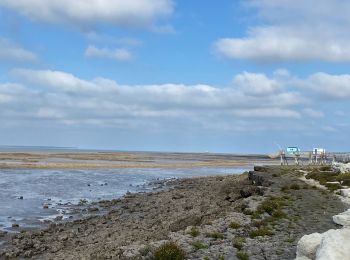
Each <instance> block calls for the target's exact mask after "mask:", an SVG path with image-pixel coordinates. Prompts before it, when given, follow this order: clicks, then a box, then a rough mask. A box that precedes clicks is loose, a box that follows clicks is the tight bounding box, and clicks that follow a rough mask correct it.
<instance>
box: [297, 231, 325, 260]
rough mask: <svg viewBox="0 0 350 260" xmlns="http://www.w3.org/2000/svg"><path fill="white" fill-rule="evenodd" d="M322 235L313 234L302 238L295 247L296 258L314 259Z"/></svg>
mask: <svg viewBox="0 0 350 260" xmlns="http://www.w3.org/2000/svg"><path fill="white" fill-rule="evenodd" d="M321 240H322V234H320V233H313V234H311V235H305V236H303V237H302V238H301V239H300V240H299V242H298V245H297V257H307V258H310V259H315V256H316V251H317V249H318V247H319V245H320V244H321Z"/></svg>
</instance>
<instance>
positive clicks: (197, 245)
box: [191, 241, 208, 250]
mask: <svg viewBox="0 0 350 260" xmlns="http://www.w3.org/2000/svg"><path fill="white" fill-rule="evenodd" d="M191 245H192V246H193V247H194V249H196V250H199V249H207V248H208V246H207V245H205V244H203V243H201V242H200V241H196V242H193V243H192V244H191Z"/></svg>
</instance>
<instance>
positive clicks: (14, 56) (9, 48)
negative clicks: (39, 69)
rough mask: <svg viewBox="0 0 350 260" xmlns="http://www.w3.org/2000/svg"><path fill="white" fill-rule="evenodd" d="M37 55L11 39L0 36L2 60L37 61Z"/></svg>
mask: <svg viewBox="0 0 350 260" xmlns="http://www.w3.org/2000/svg"><path fill="white" fill-rule="evenodd" d="M37 60H38V57H37V55H36V54H35V53H34V52H31V51H28V50H26V49H23V48H22V47H19V46H17V45H16V44H15V43H13V42H12V41H10V40H7V39H3V38H0V61H15V62H36V61H37Z"/></svg>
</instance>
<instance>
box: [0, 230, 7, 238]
mask: <svg viewBox="0 0 350 260" xmlns="http://www.w3.org/2000/svg"><path fill="white" fill-rule="evenodd" d="M6 234H7V232H6V231H1V230H0V238H1V237H4V236H6Z"/></svg>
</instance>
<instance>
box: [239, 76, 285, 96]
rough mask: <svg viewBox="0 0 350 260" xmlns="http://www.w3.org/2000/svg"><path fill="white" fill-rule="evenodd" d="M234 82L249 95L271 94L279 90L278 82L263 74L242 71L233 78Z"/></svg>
mask: <svg viewBox="0 0 350 260" xmlns="http://www.w3.org/2000/svg"><path fill="white" fill-rule="evenodd" d="M234 84H236V85H237V86H239V87H240V88H241V90H242V91H243V92H244V93H246V94H250V95H258V96H260V95H263V96H265V95H271V94H274V93H277V92H279V91H280V90H281V86H280V83H279V82H278V81H277V80H275V79H269V78H268V77H267V76H266V75H264V74H257V73H248V72H244V73H242V74H239V75H237V76H236V77H235V79H234Z"/></svg>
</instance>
